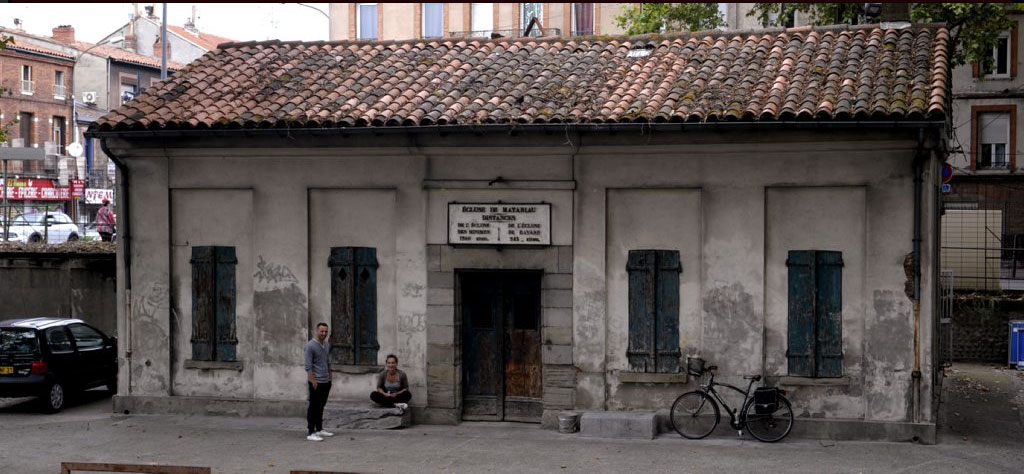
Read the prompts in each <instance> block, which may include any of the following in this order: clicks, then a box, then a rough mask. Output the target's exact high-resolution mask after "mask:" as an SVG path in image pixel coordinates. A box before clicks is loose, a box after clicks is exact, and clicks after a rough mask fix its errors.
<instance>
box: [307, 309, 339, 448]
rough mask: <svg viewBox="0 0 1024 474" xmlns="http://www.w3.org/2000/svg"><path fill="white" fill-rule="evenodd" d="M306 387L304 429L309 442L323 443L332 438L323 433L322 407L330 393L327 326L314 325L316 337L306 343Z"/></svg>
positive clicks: (329, 353) (329, 345)
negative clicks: (307, 400) (325, 439)
mask: <svg viewBox="0 0 1024 474" xmlns="http://www.w3.org/2000/svg"><path fill="white" fill-rule="evenodd" d="M305 358H306V379H307V380H306V387H307V388H308V389H309V408H308V409H306V429H307V430H308V431H309V435H308V436H306V439H308V440H310V441H323V440H324V438H323V437H324V436H334V433H331V432H330V431H324V405H327V395H328V394H330V393H331V343H329V342H327V324H326V323H318V324H317V325H316V337H315V338H313V339H310V340H309V342H307V343H306V349H305Z"/></svg>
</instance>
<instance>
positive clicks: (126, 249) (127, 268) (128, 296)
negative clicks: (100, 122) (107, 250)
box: [100, 138, 132, 395]
mask: <svg viewBox="0 0 1024 474" xmlns="http://www.w3.org/2000/svg"><path fill="white" fill-rule="evenodd" d="M100 148H101V149H103V153H106V155H107V157H108V158H110V160H111V161H113V162H114V166H116V167H117V169H118V171H120V172H121V179H120V180H119V183H118V184H119V187H120V188H121V192H120V195H121V205H122V207H123V212H121V216H122V217H121V222H118V224H117V225H118V227H119V228H120V229H118V230H119V232H118V237H117V238H118V240H120V245H119V246H120V247H121V252H122V256H123V258H124V305H125V309H124V319H125V336H126V337H125V339H126V340H125V343H124V347H125V351H124V358H125V364H126V365H127V367H128V370H126V371H125V372H126V375H127V376H128V394H129V395H131V393H132V239H131V232H130V230H129V229H130V226H131V224H130V223H131V219H130V217H129V216H130V214H129V213H128V210H129V207H128V203H129V199H128V166H127V165H125V163H124V161H123V160H121V159H120V158H118V157H117V155H115V154H114V152H112V151H110V148H109V147H107V139H106V138H101V139H100Z"/></svg>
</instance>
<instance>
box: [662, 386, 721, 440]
mask: <svg viewBox="0 0 1024 474" xmlns="http://www.w3.org/2000/svg"><path fill="white" fill-rule="evenodd" d="M719 417H720V414H719V411H718V404H717V403H715V401H714V400H713V399H712V398H711V397H709V396H708V394H706V393H704V392H700V391H693V392H686V393H684V394H682V395H680V396H679V398H677V399H676V401H675V402H673V403H672V411H671V412H670V413H669V421H671V422H672V429H674V430H676V433H679V434H680V436H682V437H684V438H689V439H701V438H704V437H706V436H707V435H709V434H711V432H712V431H715V427H716V426H718V419H719Z"/></svg>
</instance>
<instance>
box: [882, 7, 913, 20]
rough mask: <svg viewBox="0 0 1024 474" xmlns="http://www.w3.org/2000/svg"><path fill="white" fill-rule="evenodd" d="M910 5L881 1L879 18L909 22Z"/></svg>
mask: <svg viewBox="0 0 1024 474" xmlns="http://www.w3.org/2000/svg"><path fill="white" fill-rule="evenodd" d="M910 7H911V4H909V3H882V12H881V16H882V18H881V20H882V22H904V21H906V22H909V21H910Z"/></svg>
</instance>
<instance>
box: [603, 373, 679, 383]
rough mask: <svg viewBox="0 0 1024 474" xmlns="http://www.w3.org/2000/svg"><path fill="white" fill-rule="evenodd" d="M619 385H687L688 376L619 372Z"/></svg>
mask: <svg viewBox="0 0 1024 474" xmlns="http://www.w3.org/2000/svg"><path fill="white" fill-rule="evenodd" d="M619 383H686V374H685V373H678V374H657V373H650V372H619Z"/></svg>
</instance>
